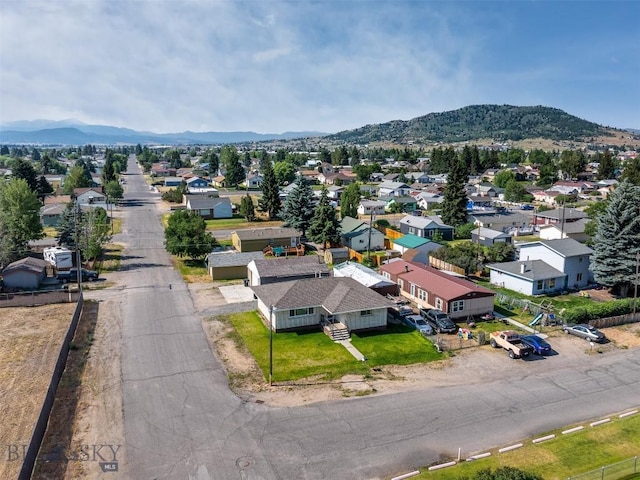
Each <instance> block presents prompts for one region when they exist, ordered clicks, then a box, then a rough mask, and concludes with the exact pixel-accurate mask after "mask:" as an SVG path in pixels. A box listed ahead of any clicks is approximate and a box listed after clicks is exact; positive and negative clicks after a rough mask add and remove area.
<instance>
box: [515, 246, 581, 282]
mask: <svg viewBox="0 0 640 480" xmlns="http://www.w3.org/2000/svg"><path fill="white" fill-rule="evenodd" d="M518 251H519V255H518V259H519V260H520V261H531V260H542V261H544V262H545V263H546V264H548V265H550V266H552V267H553V268H555V269H556V270H559V271H560V272H562V273H563V274H565V275H566V280H565V281H566V283H565V285H563V289H564V288H569V289H580V288H584V287H586V286H587V285H589V283H590V282H591V272H590V271H589V260H590V257H591V254H592V253H593V250H591V249H590V248H589V247H587V246H586V245H583V244H581V243H579V242H577V241H576V240H574V239H573V238H562V239H559V240H541V241H537V242H530V243H522V244H520V245H518Z"/></svg>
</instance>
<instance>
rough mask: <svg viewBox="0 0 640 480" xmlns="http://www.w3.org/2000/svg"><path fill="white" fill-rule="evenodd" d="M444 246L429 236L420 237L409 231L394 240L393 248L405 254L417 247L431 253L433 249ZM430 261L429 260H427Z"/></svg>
mask: <svg viewBox="0 0 640 480" xmlns="http://www.w3.org/2000/svg"><path fill="white" fill-rule="evenodd" d="M440 247H442V245H440V244H439V243H436V242H434V241H432V240H429V239H428V238H424V237H418V236H417V235H414V234H412V233H407V234H405V235H403V236H402V237H398V238H395V239H393V240H392V243H391V249H392V250H395V251H396V252H400V253H401V254H404V252H406V251H407V250H410V249H416V250H418V251H421V252H424V253H429V252H431V251H433V250H437V249H438V248H440ZM427 263H428V262H427Z"/></svg>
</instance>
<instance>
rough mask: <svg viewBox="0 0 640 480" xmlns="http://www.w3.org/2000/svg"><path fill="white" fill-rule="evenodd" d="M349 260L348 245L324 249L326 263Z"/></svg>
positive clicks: (333, 263)
mask: <svg viewBox="0 0 640 480" xmlns="http://www.w3.org/2000/svg"><path fill="white" fill-rule="evenodd" d="M347 260H349V249H348V248H347V247H338V248H327V249H326V250H325V251H324V263H330V264H332V265H335V264H336V263H342V262H346V261H347Z"/></svg>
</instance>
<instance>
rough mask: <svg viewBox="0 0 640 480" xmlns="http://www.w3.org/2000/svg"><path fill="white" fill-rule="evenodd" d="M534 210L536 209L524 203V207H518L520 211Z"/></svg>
mask: <svg viewBox="0 0 640 480" xmlns="http://www.w3.org/2000/svg"><path fill="white" fill-rule="evenodd" d="M535 208H536V207H534V206H533V205H531V204H528V203H525V204H524V205H522V206H520V210H535Z"/></svg>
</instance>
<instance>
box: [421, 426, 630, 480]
mask: <svg viewBox="0 0 640 480" xmlns="http://www.w3.org/2000/svg"><path fill="white" fill-rule="evenodd" d="M568 428H569V426H565V427H563V428H561V429H559V430H554V431H552V432H548V433H547V434H556V438H555V439H553V440H549V441H547V442H543V443H539V444H537V445H534V444H533V443H531V441H530V440H526V441H523V442H522V443H524V444H525V446H524V447H522V448H519V449H517V450H513V451H511V452H507V453H498V452H497V450H492V451H491V452H492V455H491V456H490V457H488V458H484V459H480V460H475V461H473V462H464V461H463V462H461V463H460V464H458V465H456V466H453V467H450V468H446V469H443V470H436V471H433V472H428V471H426V468H425V469H424V470H425V471H424V472H423V473H422V474H421V475H420V476H417V477H414V478H416V479H422V480H431V479H437V480H454V479H455V480H457V479H460V478H464V477H465V476H469V477H470V476H472V475H473V474H475V473H476V472H477V471H479V470H482V469H483V468H491V469H495V468H497V467H502V466H510V467H515V468H519V469H522V470H526V471H530V472H533V473H537V474H538V475H540V476H541V477H542V478H544V479H545V480H564V479H566V478H568V477H570V476H572V475H577V474H580V473H584V472H588V471H591V470H596V469H599V468H601V467H603V466H606V465H611V464H613V463H617V462H621V461H623V460H627V459H629V458H632V457H634V456H636V455H640V414H636V415H634V416H632V417H628V418H625V419H620V418H615V419H613V421H612V422H611V423H609V424H606V425H600V426H597V427H589V426H587V427H586V428H585V429H584V430H583V431H580V432H575V433H571V434H567V435H562V433H561V431H562V430H566V429H568ZM547 434H545V435H547ZM545 435H539V436H538V437H542V436H545ZM638 477H640V475H637V476H636V477H634V476H630V477H624V478H638ZM590 478H591V477H590ZM593 478H595V477H593ZM598 478H600V476H598ZM605 478H611V479H614V478H620V477H618V476H608V475H607V476H606V477H605Z"/></svg>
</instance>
